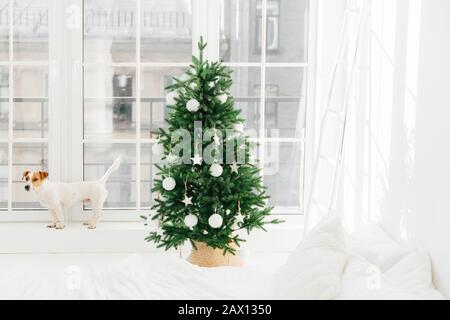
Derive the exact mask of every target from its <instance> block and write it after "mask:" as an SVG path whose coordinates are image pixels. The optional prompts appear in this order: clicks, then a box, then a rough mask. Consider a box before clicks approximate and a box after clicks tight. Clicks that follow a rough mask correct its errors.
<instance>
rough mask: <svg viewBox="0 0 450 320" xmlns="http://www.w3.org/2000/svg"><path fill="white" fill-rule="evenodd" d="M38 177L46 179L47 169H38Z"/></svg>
mask: <svg viewBox="0 0 450 320" xmlns="http://www.w3.org/2000/svg"><path fill="white" fill-rule="evenodd" d="M39 177H40V178H41V180H45V179H47V177H48V172H47V171H39Z"/></svg>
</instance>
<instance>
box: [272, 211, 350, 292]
mask: <svg viewBox="0 0 450 320" xmlns="http://www.w3.org/2000/svg"><path fill="white" fill-rule="evenodd" d="M346 260H347V254H346V249H345V239H344V233H343V229H342V225H341V222H340V220H339V219H338V218H328V219H326V220H324V221H323V222H322V223H320V224H319V225H318V226H316V227H315V228H314V229H313V230H312V231H311V232H310V233H308V234H307V235H306V236H305V238H304V239H303V241H302V242H301V243H300V245H299V246H298V247H297V249H296V250H295V251H294V252H293V253H292V254H291V256H290V257H289V259H288V262H287V263H286V265H285V266H283V267H281V268H280V270H279V271H278V272H277V274H276V275H275V277H274V285H273V288H274V297H273V298H274V299H296V300H330V299H334V298H335V297H336V296H337V295H338V294H339V292H340V288H341V275H342V272H343V270H344V267H345V263H346Z"/></svg>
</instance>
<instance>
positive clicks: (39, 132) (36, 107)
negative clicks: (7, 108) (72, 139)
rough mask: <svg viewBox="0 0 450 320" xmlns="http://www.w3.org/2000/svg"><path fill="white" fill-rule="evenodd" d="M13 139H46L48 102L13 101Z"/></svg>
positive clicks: (29, 99)
mask: <svg viewBox="0 0 450 320" xmlns="http://www.w3.org/2000/svg"><path fill="white" fill-rule="evenodd" d="M13 128H14V138H47V136H48V100H47V99H46V98H27V99H14V124H13Z"/></svg>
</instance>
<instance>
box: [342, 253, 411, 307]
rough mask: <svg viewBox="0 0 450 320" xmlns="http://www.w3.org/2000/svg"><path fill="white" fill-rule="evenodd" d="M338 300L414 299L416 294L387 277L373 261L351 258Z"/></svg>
mask: <svg viewBox="0 0 450 320" xmlns="http://www.w3.org/2000/svg"><path fill="white" fill-rule="evenodd" d="M337 299H338V300H412V299H414V296H413V295H411V294H410V293H408V292H407V291H405V290H403V289H401V288H400V287H399V286H398V285H396V284H395V283H393V282H392V281H391V280H390V279H389V278H387V277H386V276H385V275H384V274H383V273H382V272H381V270H380V269H379V268H378V267H377V266H375V265H373V264H372V263H370V262H368V261H366V260H364V259H362V258H360V257H356V256H352V257H350V258H349V261H348V264H347V266H346V268H345V272H344V275H343V277H342V288H341V292H340V294H339V296H338V297H337Z"/></svg>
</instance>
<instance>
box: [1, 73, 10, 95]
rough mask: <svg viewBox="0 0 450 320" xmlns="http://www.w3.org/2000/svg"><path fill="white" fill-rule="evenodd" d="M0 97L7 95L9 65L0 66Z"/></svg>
mask: <svg viewBox="0 0 450 320" xmlns="http://www.w3.org/2000/svg"><path fill="white" fill-rule="evenodd" d="M0 97H9V67H7V66H0Z"/></svg>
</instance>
